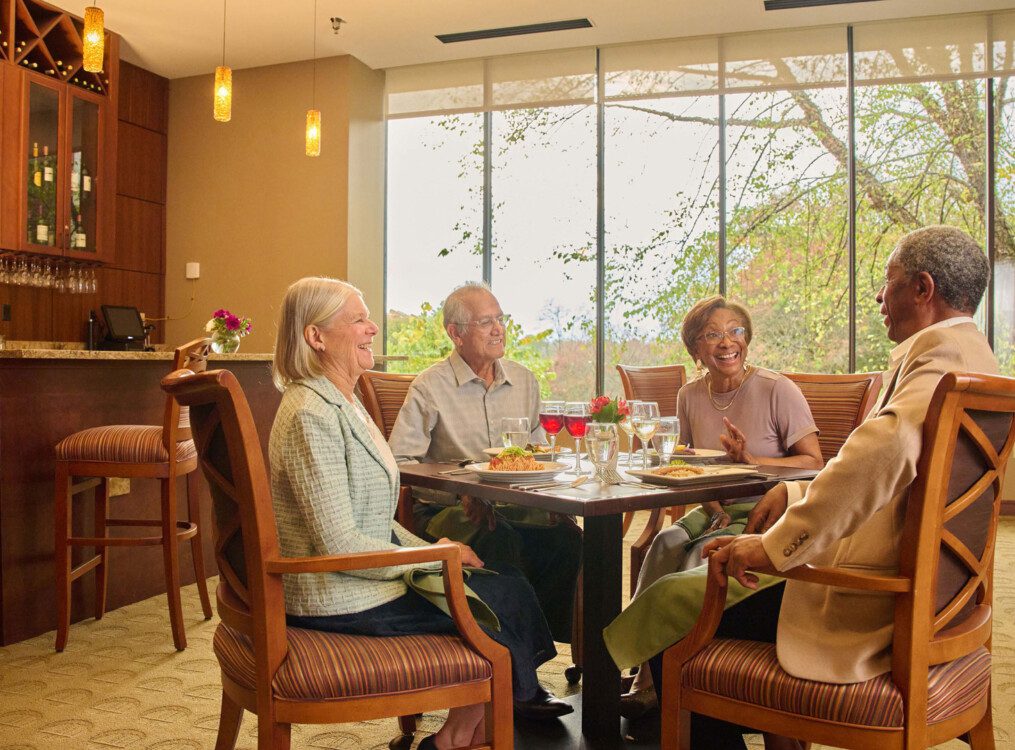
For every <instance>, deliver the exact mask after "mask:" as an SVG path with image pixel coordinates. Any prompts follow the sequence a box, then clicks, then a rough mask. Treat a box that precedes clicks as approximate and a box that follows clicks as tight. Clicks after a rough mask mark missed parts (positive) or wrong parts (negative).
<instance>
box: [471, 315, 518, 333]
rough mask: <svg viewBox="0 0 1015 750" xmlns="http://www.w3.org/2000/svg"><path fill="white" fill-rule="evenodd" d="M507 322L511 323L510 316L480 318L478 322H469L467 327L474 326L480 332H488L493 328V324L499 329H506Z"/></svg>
mask: <svg viewBox="0 0 1015 750" xmlns="http://www.w3.org/2000/svg"><path fill="white" fill-rule="evenodd" d="M509 322H511V316H510V315H507V314H503V315H496V316H490V317H486V318H480V319H479V320H470V321H469V322H468V324H467V325H474V326H476V328H478V329H479V330H481V331H489V330H490V329H491V328H493V324H494V323H496V324H497V325H498V326H500V327H501V328H506V327H507V324H508V323H509Z"/></svg>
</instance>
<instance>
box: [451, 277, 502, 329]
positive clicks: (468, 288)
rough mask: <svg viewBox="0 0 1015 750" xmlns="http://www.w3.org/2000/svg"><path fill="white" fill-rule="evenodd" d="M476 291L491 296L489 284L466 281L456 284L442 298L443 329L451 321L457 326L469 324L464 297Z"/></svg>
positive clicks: (468, 313)
mask: <svg viewBox="0 0 1015 750" xmlns="http://www.w3.org/2000/svg"><path fill="white" fill-rule="evenodd" d="M476 292H486V293H487V294H490V295H491V296H492V295H493V291H492V290H491V289H490V285H489V284H487V283H486V282H485V281H466V282H465V283H464V284H462V285H461V286H456V287H455V288H454V289H452V290H451V294H449V295H448V298H447V299H446V300H444V306H443V308H442V312H443V322H444V330H447V328H448V326H449V325H451V324H452V323H454V324H455V325H456V326H459V327H463V326H467V325H468V324H469V320H470V317H469V316H470V315H471V313H470V312H469V307H468V305H466V304H465V298H466V297H468V296H469V295H471V294H475V293H476Z"/></svg>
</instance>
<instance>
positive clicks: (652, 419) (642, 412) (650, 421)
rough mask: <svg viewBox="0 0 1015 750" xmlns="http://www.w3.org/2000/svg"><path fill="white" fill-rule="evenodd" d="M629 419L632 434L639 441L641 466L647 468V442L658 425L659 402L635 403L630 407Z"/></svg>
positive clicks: (650, 439)
mask: <svg viewBox="0 0 1015 750" xmlns="http://www.w3.org/2000/svg"><path fill="white" fill-rule="evenodd" d="M631 421H632V422H633V423H634V434H635V435H637V436H638V439H639V440H640V441H641V468H642V469H648V444H649V443H650V442H651V441H652V436H653V435H655V434H656V428H657V427H658V426H659V404H657V403H656V402H655V401H642V402H641V403H639V404H635V405H634V406H633V407H632V408H631Z"/></svg>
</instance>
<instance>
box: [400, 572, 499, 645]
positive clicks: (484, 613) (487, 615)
mask: <svg viewBox="0 0 1015 750" xmlns="http://www.w3.org/2000/svg"><path fill="white" fill-rule="evenodd" d="M473 574H475V575H488V576H495V575H497V571H496V570H484V569H483V568H463V569H462V577H463V578H464V579H465V580H468V579H469V577H470V576H471V575H473ZM402 579H403V580H404V581H405V585H406V586H408V587H409V588H410V589H412V590H413V591H415V592H416V593H417V594H419V595H420V596H422V597H423V598H424V599H426V600H427V601H428V602H430V603H431V604H433V605H434V606H435V607H437V608H438V609H439V610H441V611H442V612H443V613H444V614H446V615H448V616H449V617H450V616H451V608H450V607H449V606H448V599H447V596H446V595H445V594H444V573H443V571H440V570H429V569H427V568H413V569H412V570H409V571H406V573H405V574H404V575H403V576H402ZM465 601H466V603H468V605H469V611H470V612H472V616H473V617H474V618H475V620H476V622H478V623H479V624H480V625H481V626H483V627H484V628H486V629H487V630H495V631H497V632H498V633H499V632H500V620H498V619H497V615H495V614H494V613H493V610H492V609H490V607H489V605H488V604H487V603H486V602H484V601H483V600H482V599H480V598H479V595H478V594H477V593H476V592H475V591H473V590H472V589H470V588H469V586H468V585H467V584H466V586H465Z"/></svg>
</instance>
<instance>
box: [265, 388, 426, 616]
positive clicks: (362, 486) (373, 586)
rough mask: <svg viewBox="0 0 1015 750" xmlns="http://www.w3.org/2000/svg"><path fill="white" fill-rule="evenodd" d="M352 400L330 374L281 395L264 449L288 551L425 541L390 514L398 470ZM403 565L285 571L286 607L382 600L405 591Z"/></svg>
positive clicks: (309, 609)
mask: <svg viewBox="0 0 1015 750" xmlns="http://www.w3.org/2000/svg"><path fill="white" fill-rule="evenodd" d="M354 408H356V407H355V406H353V404H351V403H349V402H348V401H347V400H346V399H345V396H343V395H342V394H341V393H340V392H339V391H338V389H337V388H335V386H334V385H332V383H331V382H330V381H329V380H327V379H326V378H315V379H311V380H304V381H300V382H298V383H293V384H292V385H290V386H289V387H288V388H286V391H285V394H284V395H283V396H282V403H281V405H280V406H279V409H278V413H277V414H276V415H275V422H274V424H273V425H272V428H271V438H270V440H269V443H268V456H269V460H270V463H271V495H272V504H273V506H274V509H275V522H276V525H277V527H278V537H279V545H280V547H281V551H282V554H283V555H285V556H286V557H297V556H302V555H332V554H342V553H349V552H368V551H377V550H385V549H395V548H396V547H397V546H399V545H396V544H394V543H393V542H392V533H394V535H395V537H396V538H397V539H398V541H399V542H400V546H408V547H421V546H425V545H426V542H424V541H423V540H422V539H419V538H418V537H416V536H414V535H413V534H411V533H409V532H408V531H406V530H405V529H404V528H402V526H400V525H399V524H398V523H396V522H395V521H394V520H393V517H394V513H395V504H396V503H397V500H398V475H397V474H396V473H393V471H392V470H391V469H390V468H389V467H388V466H387V465H386V462H385V461H384V458H383V457H382V456H381V455H380V452H379V451H378V449H377V445H376V444H375V442H374V440H373V438H372V437H371V436H370V433H369V432H368V428H367V425H366V424H364V422H363V420H362V419H361V418H360V417H359V416H358V415H357V414H355V413H354V412H353V409H354ZM413 567H420V566H413ZM428 567H429V566H428ZM433 567H437V566H433ZM406 570H407V568H406V567H404V566H397V567H388V568H374V569H370V570H360V571H352V572H349V573H301V574H298V575H286V576H284V578H283V583H284V586H285V603H286V611H287V612H288V613H290V614H294V615H336V614H349V613H352V612H362V611H363V610H365V609H370V608H372V607H377V606H380V605H381V604H386V603H387V602H390V601H392V600H394V599H397V598H398V597H400V596H402V595H403V594H405V593H406V590H407V588H406V585H405V583H404V582H403V581H402V574H403V573H404V572H405V571H406Z"/></svg>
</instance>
